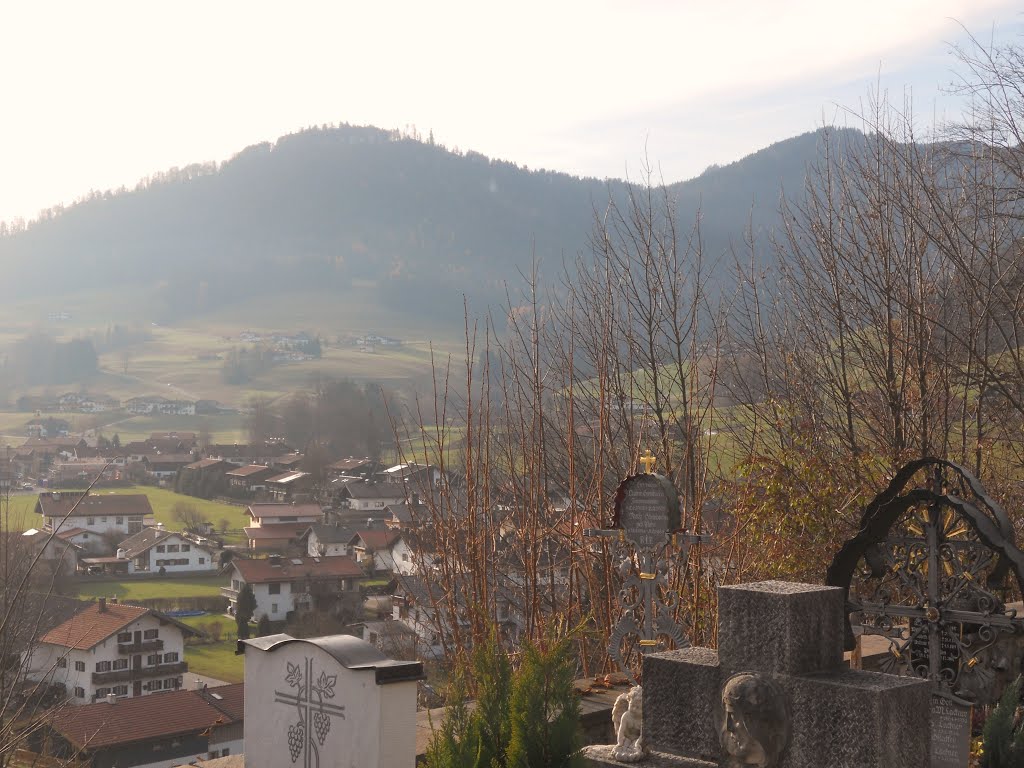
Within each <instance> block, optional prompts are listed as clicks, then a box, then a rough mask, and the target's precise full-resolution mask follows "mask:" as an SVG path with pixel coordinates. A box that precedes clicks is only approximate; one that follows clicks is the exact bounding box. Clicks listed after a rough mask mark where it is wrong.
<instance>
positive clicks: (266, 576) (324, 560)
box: [231, 555, 365, 584]
mask: <svg viewBox="0 0 1024 768" xmlns="http://www.w3.org/2000/svg"><path fill="white" fill-rule="evenodd" d="M296 560H298V561H299V562H298V563H296V562H294V561H296ZM231 562H232V564H233V565H234V566H235V568H237V569H238V572H239V573H240V574H241V575H242V578H243V579H244V580H245V582H246V583H247V584H262V583H266V582H271V581H290V580H293V579H300V578H306V577H309V578H311V579H336V578H348V577H352V576H364V575H365V574H364V573H363V569H362V568H360V567H359V566H358V565H356V561H355V560H353V559H352V558H351V557H348V556H347V555H336V556H334V557H320V558H313V557H295V558H290V557H282V558H281V559H280V565H274V564H273V563H272V562H271V561H270V560H269V559H267V560H245V559H242V558H237V557H236V558H235V559H234V560H232V561H231Z"/></svg>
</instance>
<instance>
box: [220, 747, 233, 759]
mask: <svg viewBox="0 0 1024 768" xmlns="http://www.w3.org/2000/svg"><path fill="white" fill-rule="evenodd" d="M230 754H231V748H230V747H224V749H222V750H221V751H220V756H221V757H227V756H228V755H230Z"/></svg>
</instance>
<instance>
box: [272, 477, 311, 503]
mask: <svg viewBox="0 0 1024 768" xmlns="http://www.w3.org/2000/svg"><path fill="white" fill-rule="evenodd" d="M266 486H267V493H268V494H269V495H270V497H271V498H273V499H274V500H275V501H279V502H284V501H290V500H291V499H294V498H296V497H297V496H298V495H299V494H302V493H304V492H306V491H308V490H309V489H310V488H312V487H313V476H312V475H311V474H310V473H309V472H297V471H288V472H282V473H281V474H279V475H274V476H273V477H268V478H267V480H266Z"/></svg>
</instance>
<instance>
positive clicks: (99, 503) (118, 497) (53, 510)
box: [36, 491, 153, 517]
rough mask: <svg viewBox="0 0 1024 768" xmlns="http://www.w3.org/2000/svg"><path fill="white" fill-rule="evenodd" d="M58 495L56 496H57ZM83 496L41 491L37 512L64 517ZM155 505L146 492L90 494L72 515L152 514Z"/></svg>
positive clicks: (46, 515) (47, 515) (48, 515)
mask: <svg viewBox="0 0 1024 768" xmlns="http://www.w3.org/2000/svg"><path fill="white" fill-rule="evenodd" d="M55 497H56V498H55ZM80 498H82V494H80V493H67V492H64V493H60V492H58V491H53V492H51V493H40V494H39V501H37V502H36V512H39V513H42V514H43V515H44V516H45V517H64V516H66V515H67V514H68V513H69V512H71V508H72V507H74V506H75V502H77V501H78V500H79V499H80ZM152 514H153V507H151V506H150V504H149V497H147V496H146V494H144V493H125V494H112V493H105V494H102V495H97V494H91V493H90V494H88V495H87V496H86V497H85V498H84V499H82V503H81V504H79V505H78V508H77V509H75V511H74V512H71V515H72V517H86V516H89V517H95V516H96V515H108V516H109V515H143V516H146V515H152Z"/></svg>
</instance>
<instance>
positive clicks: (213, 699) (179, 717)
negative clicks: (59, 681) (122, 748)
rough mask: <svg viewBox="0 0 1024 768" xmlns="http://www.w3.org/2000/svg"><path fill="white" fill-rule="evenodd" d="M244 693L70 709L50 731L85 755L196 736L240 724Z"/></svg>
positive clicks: (179, 694) (220, 691)
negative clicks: (82, 751) (120, 746)
mask: <svg viewBox="0 0 1024 768" xmlns="http://www.w3.org/2000/svg"><path fill="white" fill-rule="evenodd" d="M244 691H245V685H244V684H243V683H236V684H234V685H224V686H219V687H217V688H208V689H206V691H193V690H181V691H170V692H167V693H161V694H160V695H158V696H139V697H133V698H130V699H118V700H117V702H116V703H114V704H108V703H107V702H105V701H101V702H97V703H95V704H87V705H85V706H81V707H68V708H67V709H65V710H63V711H62V712H60V713H58V714H57V716H56V717H55V718H54V720H53V729H54V730H55V731H56V732H57V733H59V734H60V735H61V736H63V737H64V738H65V739H67V740H68V741H69V742H71V743H72V744H73V745H74V746H75V747H77V748H79V749H83V748H85V749H88V750H89V751H92V750H96V749H100V748H102V747H110V746H114V745H117V744H129V743H132V742H139V741H148V740H151V739H159V738H165V737H168V736H177V735H184V734H189V733H200V732H202V731H205V730H207V729H208V728H210V727H211V726H219V725H231V724H233V723H238V722H242V720H243V718H244V698H243V697H244ZM217 697H220V698H217Z"/></svg>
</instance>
